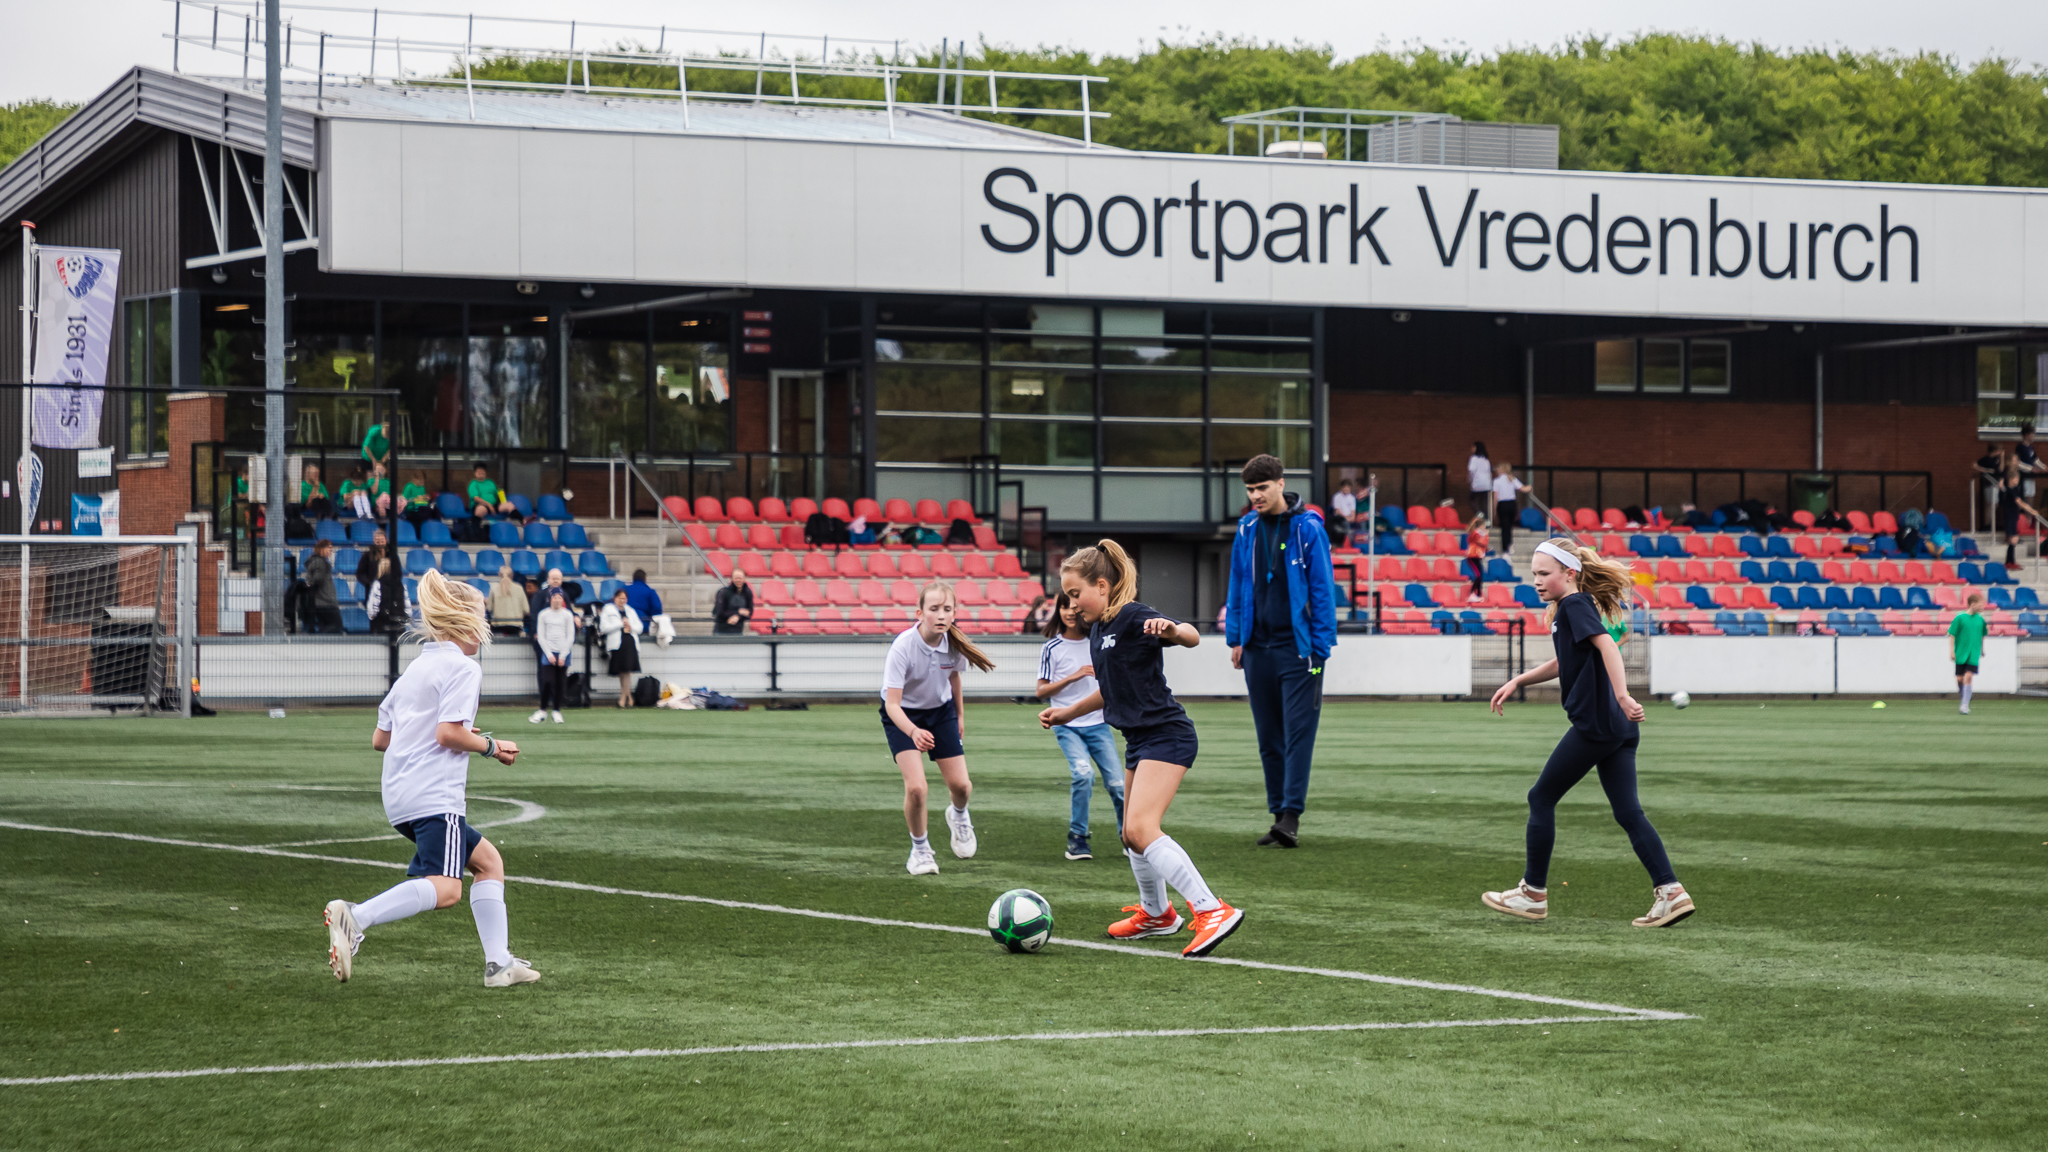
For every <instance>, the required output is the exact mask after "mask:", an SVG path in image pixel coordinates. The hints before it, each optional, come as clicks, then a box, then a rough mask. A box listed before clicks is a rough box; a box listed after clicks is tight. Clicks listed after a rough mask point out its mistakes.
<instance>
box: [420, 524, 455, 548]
mask: <svg viewBox="0 0 2048 1152" xmlns="http://www.w3.org/2000/svg"><path fill="white" fill-rule="evenodd" d="M420 543H422V544H424V545H426V546H427V547H429V548H453V547H455V536H454V534H453V533H451V532H449V531H448V525H446V524H443V523H442V522H441V521H439V520H429V521H427V522H426V523H425V524H422V525H420Z"/></svg>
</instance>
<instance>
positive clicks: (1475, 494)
mask: <svg viewBox="0 0 2048 1152" xmlns="http://www.w3.org/2000/svg"><path fill="white" fill-rule="evenodd" d="M1465 480H1466V486H1467V487H1469V488H1470V489H1471V491H1472V512H1473V514H1474V515H1479V516H1488V515H1491V514H1492V513H1493V461H1492V460H1491V459H1489V458H1488V457H1487V455H1486V441H1484V440H1474V441H1473V442H1472V455H1470V456H1468V457H1466V458H1465Z"/></svg>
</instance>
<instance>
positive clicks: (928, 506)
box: [917, 496, 947, 526]
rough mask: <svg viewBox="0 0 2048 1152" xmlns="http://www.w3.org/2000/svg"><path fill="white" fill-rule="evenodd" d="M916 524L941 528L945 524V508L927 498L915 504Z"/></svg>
mask: <svg viewBox="0 0 2048 1152" xmlns="http://www.w3.org/2000/svg"><path fill="white" fill-rule="evenodd" d="M917 522H918V523H920V524H933V525H940V526H943V525H944V524H946V523H947V520H946V509H945V506H944V505H942V504H940V503H939V502H938V501H937V500H934V499H932V498H931V497H929V496H927V497H925V498H924V499H922V500H919V501H918V502H917Z"/></svg>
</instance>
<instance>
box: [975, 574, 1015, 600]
mask: <svg viewBox="0 0 2048 1152" xmlns="http://www.w3.org/2000/svg"><path fill="white" fill-rule="evenodd" d="M982 595H984V596H986V597H987V598H988V602H989V603H991V604H998V605H1003V606H1008V605H1011V604H1015V603H1016V602H1017V592H1016V590H1015V589H1014V588H1011V587H1010V582H1009V581H1007V580H991V581H989V582H988V584H987V585H986V586H984V587H983V589H982Z"/></svg>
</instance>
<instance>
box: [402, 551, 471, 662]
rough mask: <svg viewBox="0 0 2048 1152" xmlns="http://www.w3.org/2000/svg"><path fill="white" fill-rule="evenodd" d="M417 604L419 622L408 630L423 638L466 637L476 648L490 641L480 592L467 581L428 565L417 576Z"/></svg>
mask: <svg viewBox="0 0 2048 1152" xmlns="http://www.w3.org/2000/svg"><path fill="white" fill-rule="evenodd" d="M419 605H420V618H419V622H418V623H417V624H415V625H413V627H412V628H411V629H410V630H409V634H411V635H414V636H418V637H421V638H423V639H427V640H443V641H466V642H468V643H471V644H474V645H476V646H477V648H478V649H479V650H481V649H483V648H486V647H488V646H489V645H490V643H491V625H490V621H489V620H488V619H486V618H485V615H484V598H483V594H482V593H480V592H478V591H477V590H476V589H474V588H471V587H470V586H469V585H467V584H458V583H456V582H455V581H453V580H450V579H448V578H447V577H445V576H443V575H441V573H440V572H438V571H435V570H434V569H431V568H430V569H428V570H427V573H426V575H424V576H421V577H420V591H419Z"/></svg>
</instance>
